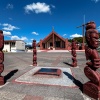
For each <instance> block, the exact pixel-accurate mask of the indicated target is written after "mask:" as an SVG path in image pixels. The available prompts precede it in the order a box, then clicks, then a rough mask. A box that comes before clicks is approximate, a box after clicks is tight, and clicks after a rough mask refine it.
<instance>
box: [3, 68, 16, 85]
mask: <svg viewBox="0 0 100 100" xmlns="http://www.w3.org/2000/svg"><path fill="white" fill-rule="evenodd" d="M17 71H18V69H15V70H12V71H11V72H9V73H8V74H7V75H6V76H4V82H5V83H6V82H7V80H8V79H10V78H11V77H12V76H13V75H14V74H15V73H16V72H17Z"/></svg>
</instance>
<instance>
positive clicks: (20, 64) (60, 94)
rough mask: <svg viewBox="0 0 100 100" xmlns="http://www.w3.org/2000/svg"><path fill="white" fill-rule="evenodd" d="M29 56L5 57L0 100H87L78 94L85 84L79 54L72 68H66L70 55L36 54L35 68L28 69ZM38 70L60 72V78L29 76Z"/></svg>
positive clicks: (82, 62) (28, 54)
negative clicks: (58, 70) (51, 69)
mask: <svg viewBox="0 0 100 100" xmlns="http://www.w3.org/2000/svg"><path fill="white" fill-rule="evenodd" d="M32 55H33V54H32V53H31V52H30V53H27V52H24V53H5V61H4V66H5V68H4V71H3V72H2V75H3V76H4V78H5V82H6V83H5V85H3V86H0V100H91V98H89V97H88V96H86V95H84V94H83V93H82V84H84V83H85V82H87V81H88V79H87V77H86V76H85V75H84V67H85V66H86V64H85V63H86V60H85V59H86V58H85V54H84V52H83V51H82V52H77V61H78V62H77V63H78V65H77V67H75V68H73V67H71V66H70V64H71V63H72V59H71V58H72V56H71V52H70V51H69V52H59V53H57V52H38V53H37V65H38V66H37V67H36V66H32V63H33V62H32V60H33V59H32V58H33V57H32ZM42 67H43V68H58V69H61V70H62V76H61V77H60V79H59V78H52V79H51V77H49V78H48V77H45V76H41V77H38V76H36V77H35V76H34V75H33V76H32V73H33V74H34V70H37V69H38V68H42ZM98 71H99V70H98ZM64 72H66V73H64ZM32 78H33V79H32ZM61 78H62V79H61ZM66 82H67V83H66Z"/></svg>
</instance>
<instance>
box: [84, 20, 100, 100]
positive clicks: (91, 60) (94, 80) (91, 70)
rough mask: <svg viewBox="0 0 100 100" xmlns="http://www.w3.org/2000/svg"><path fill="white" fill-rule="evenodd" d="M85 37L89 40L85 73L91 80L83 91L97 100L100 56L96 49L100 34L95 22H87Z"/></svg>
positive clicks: (99, 92)
mask: <svg viewBox="0 0 100 100" xmlns="http://www.w3.org/2000/svg"><path fill="white" fill-rule="evenodd" d="M85 38H86V42H87V45H86V46H85V54H86V60H88V62H87V63H86V65H87V66H86V67H85V68H84V73H85V75H86V76H87V77H88V78H89V79H90V81H89V82H87V83H85V84H84V85H83V93H85V94H86V95H88V96H90V97H92V98H94V99H96V100H100V73H99V72H98V71H97V69H98V68H100V57H99V54H98V52H97V50H96V48H97V47H98V44H99V43H98V39H99V34H98V31H97V30H96V25H95V23H94V22H89V23H87V24H86V34H85Z"/></svg>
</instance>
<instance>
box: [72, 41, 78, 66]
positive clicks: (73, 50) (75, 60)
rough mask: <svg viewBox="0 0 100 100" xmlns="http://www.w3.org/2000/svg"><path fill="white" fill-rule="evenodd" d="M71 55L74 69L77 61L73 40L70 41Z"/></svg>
mask: <svg viewBox="0 0 100 100" xmlns="http://www.w3.org/2000/svg"><path fill="white" fill-rule="evenodd" d="M71 54H72V56H73V57H72V61H73V63H72V67H76V66H77V59H76V41H75V40H74V39H73V40H72V51H71Z"/></svg>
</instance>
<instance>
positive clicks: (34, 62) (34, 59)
mask: <svg viewBox="0 0 100 100" xmlns="http://www.w3.org/2000/svg"><path fill="white" fill-rule="evenodd" d="M33 66H37V50H36V40H33Z"/></svg>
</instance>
